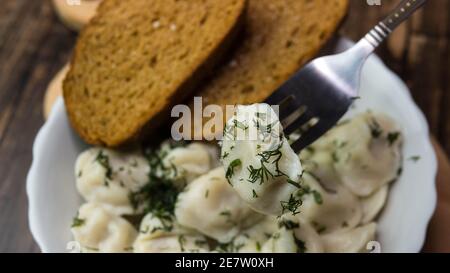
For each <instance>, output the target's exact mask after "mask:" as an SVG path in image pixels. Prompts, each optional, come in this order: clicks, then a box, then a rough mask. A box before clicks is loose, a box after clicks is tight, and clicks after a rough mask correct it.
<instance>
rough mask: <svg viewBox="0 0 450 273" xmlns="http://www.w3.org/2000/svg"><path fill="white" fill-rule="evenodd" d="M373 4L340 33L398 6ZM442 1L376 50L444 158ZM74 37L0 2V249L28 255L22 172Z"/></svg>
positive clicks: (448, 92) (23, 1) (42, 12)
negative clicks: (407, 92)
mask: <svg viewBox="0 0 450 273" xmlns="http://www.w3.org/2000/svg"><path fill="white" fill-rule="evenodd" d="M381 2H382V5H381V6H369V5H367V4H366V1H354V0H350V3H351V8H350V13H349V15H348V18H347V21H346V23H345V24H344V26H343V28H342V30H341V32H342V34H343V35H346V36H349V37H350V38H352V39H354V40H357V39H359V38H360V37H361V36H362V35H364V34H365V33H366V32H367V31H368V30H369V29H370V28H371V27H372V26H373V25H374V24H375V23H376V22H378V20H379V19H381V18H382V15H383V14H385V13H386V12H387V11H388V10H389V9H390V8H392V7H393V5H395V3H396V2H398V1H393V0H382V1H381ZM449 35H450V1H447V0H432V1H428V4H427V6H426V7H425V8H424V10H423V11H422V12H420V13H419V14H417V15H416V16H414V18H413V20H411V21H409V22H408V23H405V24H404V25H403V26H401V27H400V28H399V29H398V30H397V31H396V33H395V34H394V35H393V36H392V37H391V38H390V40H389V41H388V42H387V43H385V44H384V45H383V46H382V47H381V48H380V49H379V50H378V52H377V53H378V54H379V55H380V56H381V57H382V58H383V60H384V61H385V62H386V64H387V65H388V66H389V67H390V68H392V69H393V70H394V71H395V72H396V73H397V74H399V75H400V76H401V77H402V78H403V80H405V82H406V83H407V84H408V86H409V87H410V88H411V92H412V95H413V96H414V98H415V100H416V102H417V103H418V105H419V106H420V107H421V108H422V109H423V111H424V113H425V115H426V117H427V119H428V121H429V123H430V125H431V126H430V127H431V130H432V133H433V134H434V135H436V136H437V137H438V139H439V141H440V142H441V143H442V144H443V146H444V149H445V152H446V154H447V155H449V154H450V85H449V84H448V82H447V79H449V78H450V71H449V69H448V68H449V65H450V55H449V52H450V44H449ZM75 38H76V34H75V33H73V32H71V31H69V30H68V29H66V28H65V27H64V26H62V25H61V23H60V22H59V21H58V19H57V18H56V16H55V15H54V13H53V11H52V8H51V5H50V1H48V0H44V1H30V0H3V1H2V5H0V60H1V61H0V227H1V232H0V252H36V251H38V248H37V247H36V244H35V243H34V242H33V240H32V237H31V234H30V232H29V230H28V220H27V208H28V207H27V206H28V205H27V199H26V194H25V179H26V173H27V171H28V168H29V166H30V163H31V157H32V144H33V140H34V137H35V135H36V133H37V131H38V129H39V128H40V127H41V126H42V123H43V118H42V100H43V96H44V91H45V88H46V86H47V83H48V82H49V81H50V80H51V78H52V76H53V75H54V74H55V73H56V72H57V71H58V70H59V69H60V68H61V67H62V66H63V65H64V64H65V63H66V62H67V60H68V58H69V56H70V52H71V50H72V47H73V44H74V41H75Z"/></svg>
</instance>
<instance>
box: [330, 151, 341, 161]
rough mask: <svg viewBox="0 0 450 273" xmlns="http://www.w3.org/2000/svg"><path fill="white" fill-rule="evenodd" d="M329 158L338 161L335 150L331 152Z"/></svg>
mask: <svg viewBox="0 0 450 273" xmlns="http://www.w3.org/2000/svg"><path fill="white" fill-rule="evenodd" d="M331 158H332V159H333V161H334V162H335V163H338V162H339V156H338V155H337V152H336V151H333V153H332V154H331Z"/></svg>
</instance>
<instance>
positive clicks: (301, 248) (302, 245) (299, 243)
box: [292, 234, 307, 253]
mask: <svg viewBox="0 0 450 273" xmlns="http://www.w3.org/2000/svg"><path fill="white" fill-rule="evenodd" d="M292 236H294V241H295V244H296V245H297V253H305V252H306V250H307V249H306V243H305V242H304V241H302V240H300V239H298V238H297V236H295V234H292Z"/></svg>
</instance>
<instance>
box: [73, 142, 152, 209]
mask: <svg viewBox="0 0 450 273" xmlns="http://www.w3.org/2000/svg"><path fill="white" fill-rule="evenodd" d="M149 171H150V167H149V165H148V162H147V160H146V159H145V157H143V156H142V155H141V154H140V153H138V152H126V153H125V152H123V153H122V152H118V151H113V150H109V149H102V148H91V149H89V150H87V151H85V152H83V153H82V154H80V155H79V157H78V159H77V161H76V164H75V174H76V185H77V189H78V191H79V192H80V194H81V195H82V196H83V198H84V199H85V200H86V201H88V202H96V203H101V204H103V205H105V206H108V207H110V208H112V209H113V210H114V212H115V213H116V214H118V215H121V214H131V213H133V212H134V209H133V207H132V205H131V203H130V200H129V194H130V193H131V192H132V191H136V190H138V189H139V188H140V187H142V186H143V185H145V184H146V183H147V181H148V173H149Z"/></svg>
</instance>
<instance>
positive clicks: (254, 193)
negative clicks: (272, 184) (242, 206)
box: [253, 190, 258, 198]
mask: <svg viewBox="0 0 450 273" xmlns="http://www.w3.org/2000/svg"><path fill="white" fill-rule="evenodd" d="M253 198H258V194H256V191H255V190H253Z"/></svg>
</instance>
